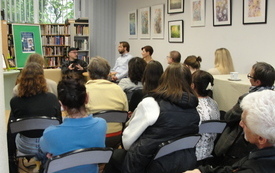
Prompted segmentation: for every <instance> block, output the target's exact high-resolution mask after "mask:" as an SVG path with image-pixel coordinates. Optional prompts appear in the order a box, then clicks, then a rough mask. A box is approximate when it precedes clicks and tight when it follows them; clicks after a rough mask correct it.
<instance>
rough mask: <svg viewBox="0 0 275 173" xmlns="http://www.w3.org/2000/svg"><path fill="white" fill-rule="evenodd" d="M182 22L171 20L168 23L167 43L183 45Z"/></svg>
mask: <svg viewBox="0 0 275 173" xmlns="http://www.w3.org/2000/svg"><path fill="white" fill-rule="evenodd" d="M183 27H184V26H183V20H173V21H169V22H168V41H169V43H183V38H184V37H183Z"/></svg>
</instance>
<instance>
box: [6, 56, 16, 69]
mask: <svg viewBox="0 0 275 173" xmlns="http://www.w3.org/2000/svg"><path fill="white" fill-rule="evenodd" d="M7 61H8V67H9V69H15V68H16V63H15V60H14V58H9V59H7Z"/></svg>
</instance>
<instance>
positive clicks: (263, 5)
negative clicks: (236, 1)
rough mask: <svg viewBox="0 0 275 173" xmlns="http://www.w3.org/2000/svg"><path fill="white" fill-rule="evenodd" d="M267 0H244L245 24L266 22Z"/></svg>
mask: <svg viewBox="0 0 275 173" xmlns="http://www.w3.org/2000/svg"><path fill="white" fill-rule="evenodd" d="M266 21H267V0H258V1H251V0H243V24H265V23H266Z"/></svg>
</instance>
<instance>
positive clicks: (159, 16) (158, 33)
mask: <svg viewBox="0 0 275 173" xmlns="http://www.w3.org/2000/svg"><path fill="white" fill-rule="evenodd" d="M163 11H164V4H160V5H155V6H152V7H151V17H152V18H151V37H152V38H164V13H163Z"/></svg>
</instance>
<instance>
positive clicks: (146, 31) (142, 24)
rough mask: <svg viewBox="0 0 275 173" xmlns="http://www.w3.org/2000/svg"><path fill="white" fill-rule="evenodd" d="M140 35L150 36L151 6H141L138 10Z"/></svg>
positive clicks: (143, 36) (141, 36)
mask: <svg viewBox="0 0 275 173" xmlns="http://www.w3.org/2000/svg"><path fill="white" fill-rule="evenodd" d="M138 23H139V24H138V26H139V32H138V34H139V37H140V38H150V7H145V8H141V9H139V11H138Z"/></svg>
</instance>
